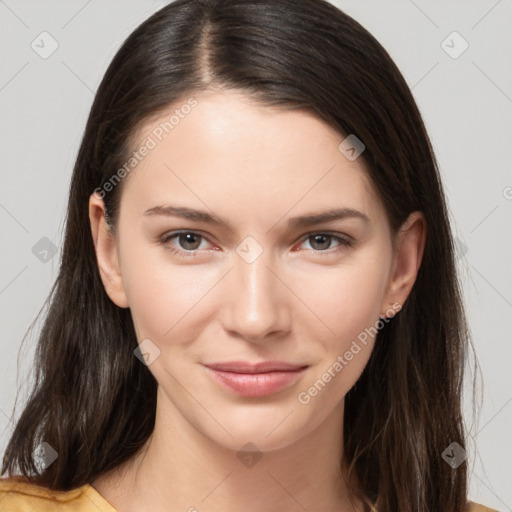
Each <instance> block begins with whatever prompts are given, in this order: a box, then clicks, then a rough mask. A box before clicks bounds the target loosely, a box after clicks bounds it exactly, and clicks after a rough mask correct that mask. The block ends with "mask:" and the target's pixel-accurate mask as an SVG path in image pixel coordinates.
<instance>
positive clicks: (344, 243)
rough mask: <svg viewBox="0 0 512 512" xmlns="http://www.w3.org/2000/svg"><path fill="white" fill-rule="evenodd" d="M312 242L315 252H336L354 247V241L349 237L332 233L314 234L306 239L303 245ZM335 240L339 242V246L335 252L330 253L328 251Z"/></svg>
mask: <svg viewBox="0 0 512 512" xmlns="http://www.w3.org/2000/svg"><path fill="white" fill-rule="evenodd" d="M310 240H311V241H312V242H311V243H310V245H311V247H312V248H313V251H314V252H336V251H338V250H341V249H343V248H344V247H351V246H352V240H351V239H349V238H348V237H347V236H339V235H334V234H331V233H312V234H310V235H308V236H307V237H306V238H305V239H304V241H303V243H304V242H307V241H310ZM333 240H335V241H336V242H338V245H337V246H335V249H334V251H329V250H328V249H330V246H331V242H332V241H333Z"/></svg>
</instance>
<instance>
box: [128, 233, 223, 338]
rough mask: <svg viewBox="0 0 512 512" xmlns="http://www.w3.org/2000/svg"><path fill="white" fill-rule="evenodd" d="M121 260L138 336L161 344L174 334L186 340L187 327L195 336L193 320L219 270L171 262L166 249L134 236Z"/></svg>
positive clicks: (191, 335)
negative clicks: (139, 240)
mask: <svg viewBox="0 0 512 512" xmlns="http://www.w3.org/2000/svg"><path fill="white" fill-rule="evenodd" d="M121 263H122V264H121V272H122V276H123V284H124V287H125V292H126V295H127V298H128V303H129V305H130V311H131V314H132V317H133V322H134V325H135V330H136V333H137V337H138V339H139V340H141V339H144V338H149V339H151V340H154V341H155V343H156V344H159V343H160V342H164V340H165V341H166V342H168V341H169V340H173V337H174V338H175V340H178V339H179V340H180V341H181V342H182V343H183V342H185V340H184V338H183V336H182V332H181V331H182V330H183V329H184V328H186V329H187V331H186V332H187V337H190V338H192V339H193V336H194V325H191V322H190V321H191V319H193V318H194V313H196V312H197V311H199V310H200V308H201V304H202V303H203V301H204V299H205V297H206V296H207V294H208V292H209V290H210V289H211V288H212V286H214V285H215V283H216V281H217V280H218V279H219V276H218V275H217V274H218V271H217V272H214V271H212V270H211V269H206V267H202V268H201V267H200V266H197V267H194V266H189V265H179V264H175V263H171V258H170V256H169V255H167V254H166V251H165V249H163V248H160V247H157V248H155V247H149V246H147V242H146V247H144V245H143V244H142V243H141V244H137V243H135V241H133V242H132V241H131V240H127V241H126V242H125V244H124V247H123V258H122V260H121ZM178 332H180V335H179V336H178V335H177V333H178Z"/></svg>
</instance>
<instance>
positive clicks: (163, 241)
mask: <svg viewBox="0 0 512 512" xmlns="http://www.w3.org/2000/svg"><path fill="white" fill-rule="evenodd" d="M188 234H191V235H195V236H197V237H200V238H201V239H203V240H207V238H206V237H205V236H204V235H201V234H200V233H196V232H195V231H176V232H172V233H167V234H165V235H164V236H162V237H161V238H160V240H159V241H158V244H159V245H164V246H165V247H166V249H167V250H169V251H170V252H171V253H173V254H176V255H178V256H179V257H181V258H194V257H196V256H198V255H199V250H198V249H193V250H188V251H187V250H185V249H181V250H180V249H176V248H175V247H173V246H172V245H170V244H169V242H170V241H171V240H172V239H173V238H177V237H179V236H180V235H188ZM317 235H324V236H326V237H329V238H331V239H333V240H336V241H338V242H339V245H338V246H336V248H335V249H334V250H330V249H326V250H314V249H310V250H311V251H313V252H316V253H319V254H333V253H336V252H338V251H340V250H342V249H343V248H346V247H352V245H353V241H352V240H350V239H349V238H347V237H343V236H339V235H335V234H332V233H329V232H323V231H316V232H314V233H308V234H307V235H306V236H305V237H304V238H303V239H302V241H301V243H304V242H305V241H306V240H308V239H309V238H312V237H314V236H317Z"/></svg>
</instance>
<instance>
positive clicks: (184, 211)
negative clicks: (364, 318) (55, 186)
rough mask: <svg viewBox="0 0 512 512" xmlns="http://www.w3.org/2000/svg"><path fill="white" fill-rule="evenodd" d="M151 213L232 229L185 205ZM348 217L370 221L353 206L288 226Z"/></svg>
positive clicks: (157, 208) (301, 218)
mask: <svg viewBox="0 0 512 512" xmlns="http://www.w3.org/2000/svg"><path fill="white" fill-rule="evenodd" d="M150 215H163V216H167V217H181V218H183V219H188V220H192V221H199V222H204V223H206V224H211V225H214V226H222V227H224V228H227V229H228V230H230V231H231V229H230V227H229V225H228V224H227V223H226V222H225V221H223V220H222V219H220V218H219V217H217V216H216V215H212V214H210V213H207V212H205V211H201V210H195V209H193V208H186V207H184V206H171V205H164V206H154V207H153V208H149V210H146V211H145V212H144V216H150ZM347 218H359V219H361V220H363V221H364V222H365V223H370V222H371V221H370V219H369V217H368V216H367V215H366V214H364V213H363V212H360V211H359V210H355V209H353V208H337V209H334V210H327V211H324V212H319V213H311V214H308V215H302V216H299V217H293V218H291V219H289V220H288V227H290V228H303V227H308V226H314V225H316V224H321V223H325V222H334V221H336V220H342V219H347Z"/></svg>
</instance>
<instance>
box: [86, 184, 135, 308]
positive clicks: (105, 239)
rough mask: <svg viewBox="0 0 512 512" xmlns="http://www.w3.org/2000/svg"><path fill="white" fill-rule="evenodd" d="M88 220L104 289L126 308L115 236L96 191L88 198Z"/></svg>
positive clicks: (114, 300) (113, 300) (111, 297)
mask: <svg viewBox="0 0 512 512" xmlns="http://www.w3.org/2000/svg"><path fill="white" fill-rule="evenodd" d="M89 220H90V222H91V231H92V239H93V243H94V249H95V251H96V260H97V262H98V268H99V271H100V276H101V280H102V282H103V286H104V287H105V291H106V292H107V295H108V296H109V297H110V299H111V300H112V302H113V303H114V304H116V305H117V306H119V307H120V308H127V307H128V300H127V297H126V293H125V290H124V285H123V280H122V277H121V270H120V267H119V257H118V254H117V247H116V240H115V236H114V234H113V233H112V231H111V229H110V227H109V226H108V224H107V222H106V220H105V204H104V203H103V199H102V198H101V197H100V196H99V194H97V193H96V192H94V193H93V194H92V195H91V197H90V198H89Z"/></svg>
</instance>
